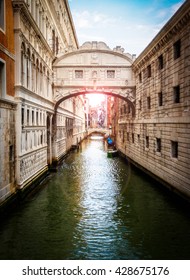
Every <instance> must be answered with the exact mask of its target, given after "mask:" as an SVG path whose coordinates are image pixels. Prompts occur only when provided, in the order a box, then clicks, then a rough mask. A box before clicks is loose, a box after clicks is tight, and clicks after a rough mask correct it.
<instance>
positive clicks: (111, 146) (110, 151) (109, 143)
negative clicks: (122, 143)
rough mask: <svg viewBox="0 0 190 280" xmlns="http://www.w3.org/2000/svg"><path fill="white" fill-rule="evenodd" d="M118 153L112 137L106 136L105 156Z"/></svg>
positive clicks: (114, 155) (110, 156) (112, 155)
mask: <svg viewBox="0 0 190 280" xmlns="http://www.w3.org/2000/svg"><path fill="white" fill-rule="evenodd" d="M117 155H118V150H117V149H116V147H115V143H114V141H113V139H112V138H111V137H110V136H109V137H108V138H107V156H108V157H109V158H112V157H116V156H117Z"/></svg>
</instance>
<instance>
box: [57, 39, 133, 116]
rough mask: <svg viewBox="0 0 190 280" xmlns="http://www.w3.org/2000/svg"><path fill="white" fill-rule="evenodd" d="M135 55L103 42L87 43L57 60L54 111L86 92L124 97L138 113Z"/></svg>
mask: <svg viewBox="0 0 190 280" xmlns="http://www.w3.org/2000/svg"><path fill="white" fill-rule="evenodd" d="M134 59H135V57H134V56H132V55H130V54H128V53H124V49H122V48H121V47H116V48H115V49H113V50H111V49H110V48H109V47H108V46H107V45H106V44H105V43H103V42H86V43H84V44H83V45H82V46H81V47H80V48H79V49H78V50H75V51H70V52H68V53H66V54H64V55H62V56H61V57H59V58H57V60H56V61H55V62H54V65H53V69H54V86H53V89H54V103H55V112H56V110H57V108H58V106H59V104H60V103H61V102H63V101H64V100H66V99H68V98H71V97H74V96H78V95H84V94H92V93H93V94H94V93H99V94H105V95H111V96H115V97H119V98H122V99H124V100H125V101H126V102H128V104H129V105H130V107H131V108H132V112H133V116H134V115H135V99H136V92H135V81H134V77H133V72H132V67H131V66H132V63H133V61H134Z"/></svg>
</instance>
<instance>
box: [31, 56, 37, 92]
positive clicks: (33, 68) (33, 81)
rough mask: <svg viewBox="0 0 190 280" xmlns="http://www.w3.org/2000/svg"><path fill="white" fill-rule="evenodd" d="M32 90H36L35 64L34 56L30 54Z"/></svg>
mask: <svg viewBox="0 0 190 280" xmlns="http://www.w3.org/2000/svg"><path fill="white" fill-rule="evenodd" d="M31 82H32V91H33V92H36V64H35V56H34V54H33V55H32V78H31Z"/></svg>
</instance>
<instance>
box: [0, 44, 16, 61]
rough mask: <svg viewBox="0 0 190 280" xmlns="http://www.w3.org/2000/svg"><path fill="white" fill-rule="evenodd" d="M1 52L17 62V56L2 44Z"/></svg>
mask: <svg viewBox="0 0 190 280" xmlns="http://www.w3.org/2000/svg"><path fill="white" fill-rule="evenodd" d="M0 51H2V52H3V53H4V54H6V55H7V56H9V57H10V58H11V59H12V60H15V55H14V54H13V53H11V52H10V51H9V50H8V49H7V48H5V47H4V46H3V45H2V44H1V43H0Z"/></svg>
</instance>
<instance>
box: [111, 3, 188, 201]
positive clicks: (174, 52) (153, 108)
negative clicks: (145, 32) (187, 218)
mask: <svg viewBox="0 0 190 280" xmlns="http://www.w3.org/2000/svg"><path fill="white" fill-rule="evenodd" d="M189 38H190V2H189V1H186V2H185V3H184V5H183V6H182V7H181V8H180V9H179V10H178V11H177V13H176V14H175V15H174V16H173V17H172V18H171V19H170V20H169V22H168V23H167V24H166V25H165V26H164V27H163V28H162V30H161V31H160V32H159V33H158V35H157V36H156V37H155V38H154V39H153V40H152V42H151V43H150V44H149V45H148V46H147V48H146V49H145V50H144V51H143V52H142V53H141V54H140V56H139V57H138V58H137V59H136V60H135V62H134V63H133V72H134V75H135V81H136V82H135V83H136V113H135V116H134V117H133V116H132V114H131V111H130V108H129V107H128V106H127V104H126V103H124V102H122V101H120V102H119V108H118V111H119V116H118V126H117V143H118V148H119V149H120V150H121V151H122V153H123V154H125V155H126V156H127V157H128V158H130V159H131V160H132V161H133V162H134V163H135V164H137V165H138V166H140V167H143V169H144V170H146V171H148V172H149V173H151V174H152V175H154V176H156V178H158V179H159V180H160V181H161V182H162V183H164V184H166V185H168V186H169V187H170V188H171V189H172V190H173V191H176V192H178V193H180V194H181V195H182V196H184V197H189V198H190V168H189V165H190V71H189V69H190V44H189Z"/></svg>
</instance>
